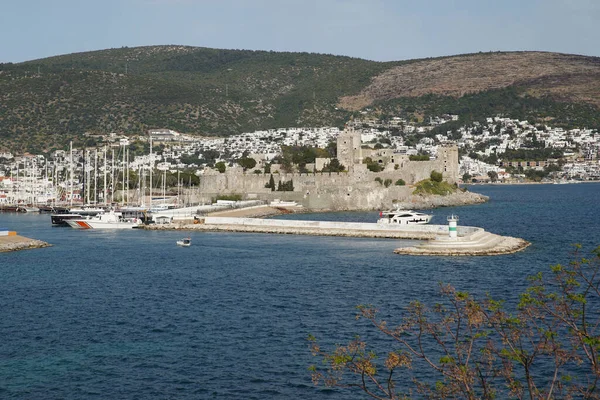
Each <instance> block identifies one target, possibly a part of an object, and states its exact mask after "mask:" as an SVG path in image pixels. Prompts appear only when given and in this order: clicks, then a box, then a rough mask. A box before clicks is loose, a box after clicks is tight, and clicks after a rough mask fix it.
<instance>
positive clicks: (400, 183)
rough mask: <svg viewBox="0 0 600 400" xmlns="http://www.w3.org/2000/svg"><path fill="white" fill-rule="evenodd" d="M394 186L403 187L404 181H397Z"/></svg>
mask: <svg viewBox="0 0 600 400" xmlns="http://www.w3.org/2000/svg"><path fill="white" fill-rule="evenodd" d="M395 185H396V186H404V185H406V182H404V179H398V180H397V181H396V183H395Z"/></svg>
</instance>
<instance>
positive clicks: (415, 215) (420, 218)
mask: <svg viewBox="0 0 600 400" xmlns="http://www.w3.org/2000/svg"><path fill="white" fill-rule="evenodd" d="M432 217H433V216H432V215H430V214H424V213H421V212H417V211H413V210H402V209H399V208H397V209H395V210H388V211H381V212H380V213H379V219H378V220H377V223H378V224H396V225H422V224H428V223H429V221H431V218H432Z"/></svg>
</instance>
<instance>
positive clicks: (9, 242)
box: [0, 235, 52, 253]
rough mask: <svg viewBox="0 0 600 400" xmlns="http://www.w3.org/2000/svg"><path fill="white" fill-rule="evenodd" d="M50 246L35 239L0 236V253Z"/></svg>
mask: <svg viewBox="0 0 600 400" xmlns="http://www.w3.org/2000/svg"><path fill="white" fill-rule="evenodd" d="M49 246H52V245H51V244H50V243H46V242H44V241H41V240H37V239H30V238H26V237H24V236H19V235H10V236H0V253H5V252H9V251H17V250H28V249H40V248H43V247H49Z"/></svg>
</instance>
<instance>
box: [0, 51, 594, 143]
mask: <svg viewBox="0 0 600 400" xmlns="http://www.w3.org/2000/svg"><path fill="white" fill-rule="evenodd" d="M599 78H600V59H598V58H593V57H580V56H571V55H562V54H553V53H527V52H523V53H486V54H476V55H466V56H456V57H445V58H437V59H427V60H412V61H403V62H388V63H380V62H373V61H367V60H361V59H356V58H350V57H340V56H332V55H323V54H309V53H283V52H266V51H248V50H219V49H208V48H198V47H187V46H150V47H137V48H121V49H110V50H102V51H94V52H86V53H77V54H68V55H62V56H56V57H50V58H46V59H41V60H34V61H29V62H25V63H20V64H10V63H9V64H0V147H1V149H4V150H13V151H23V150H28V151H31V152H39V153H41V152H45V151H49V150H51V149H53V148H60V147H63V148H64V146H65V145H66V144H67V143H68V141H69V140H73V141H74V142H75V143H76V144H81V143H83V142H84V138H83V134H84V133H85V132H90V133H107V132H118V133H124V134H143V133H145V131H146V130H147V129H149V128H170V129H174V130H177V131H179V132H182V133H191V134H209V135H215V134H217V135H229V134H236V133H240V132H248V131H254V130H258V129H266V128H275V127H288V126H340V127H341V126H342V125H343V124H344V122H345V121H347V120H348V119H350V118H352V117H353V116H354V115H358V114H357V113H358V112H360V111H362V110H364V109H369V110H370V112H373V113H376V114H378V115H399V116H407V117H409V118H411V119H412V120H416V121H423V120H426V118H427V117H428V116H430V115H432V116H433V115H440V114H444V113H452V114H458V115H459V116H460V117H461V122H464V121H470V120H477V119H481V118H484V117H487V116H491V115H496V114H499V113H502V114H505V115H510V116H511V117H513V118H522V119H525V118H528V119H534V120H535V119H538V120H545V121H548V120H551V121H552V124H553V125H564V126H587V127H599V126H600V122H599V121H600V118H599V115H600V112H599V108H598V107H599V106H600V79H599ZM88 145H93V143H88Z"/></svg>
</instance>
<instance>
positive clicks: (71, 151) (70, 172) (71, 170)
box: [69, 141, 73, 207]
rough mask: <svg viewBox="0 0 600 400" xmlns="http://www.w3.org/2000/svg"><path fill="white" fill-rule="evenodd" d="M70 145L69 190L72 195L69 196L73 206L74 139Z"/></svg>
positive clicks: (70, 204)
mask: <svg viewBox="0 0 600 400" xmlns="http://www.w3.org/2000/svg"><path fill="white" fill-rule="evenodd" d="M69 147H70V153H69V154H70V156H69V189H70V190H69V191H70V192H71V195H70V196H69V206H70V207H73V141H71V142H69Z"/></svg>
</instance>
